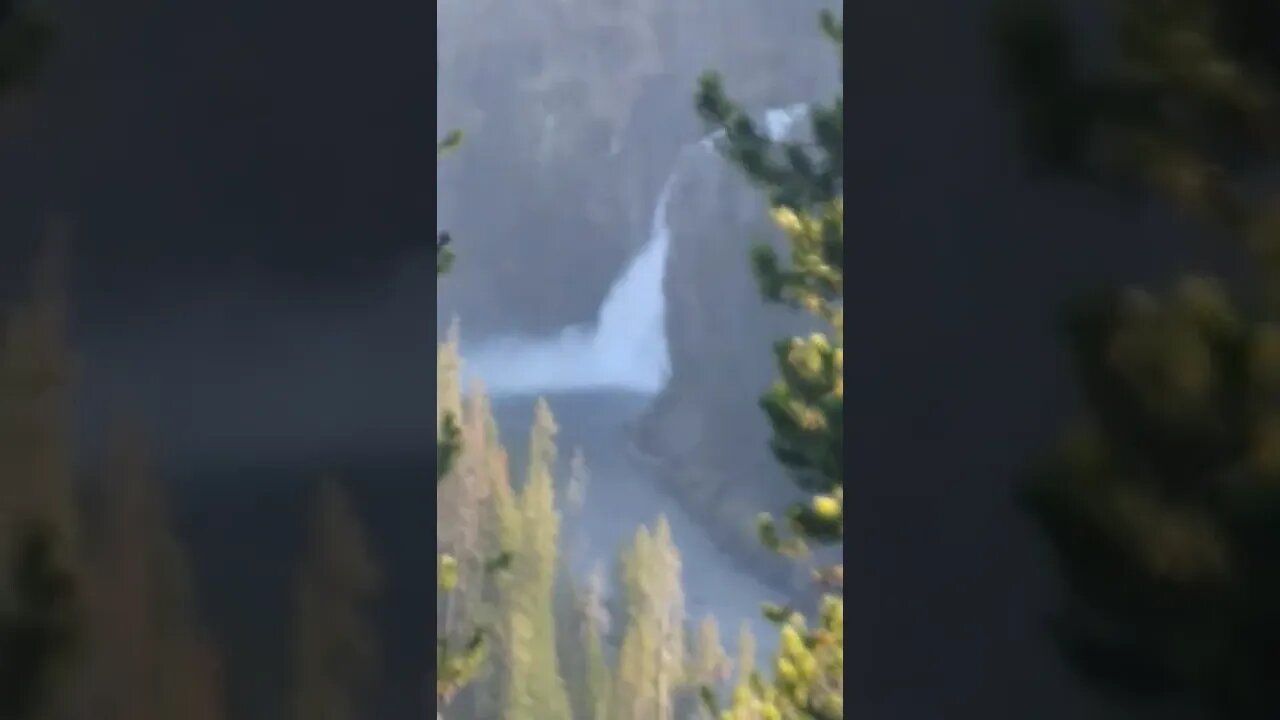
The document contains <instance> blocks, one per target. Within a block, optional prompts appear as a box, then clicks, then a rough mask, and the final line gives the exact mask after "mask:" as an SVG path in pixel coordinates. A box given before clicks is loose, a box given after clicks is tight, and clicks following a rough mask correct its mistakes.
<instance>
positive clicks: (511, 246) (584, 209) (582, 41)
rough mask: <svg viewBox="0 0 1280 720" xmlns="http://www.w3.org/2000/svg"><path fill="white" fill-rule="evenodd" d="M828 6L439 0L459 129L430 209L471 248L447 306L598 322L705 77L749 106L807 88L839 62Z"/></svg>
mask: <svg viewBox="0 0 1280 720" xmlns="http://www.w3.org/2000/svg"><path fill="white" fill-rule="evenodd" d="M824 4H826V3H825V0H823V2H817V1H815V2H813V3H812V7H804V8H796V7H793V6H791V5H790V4H782V5H779V4H778V3H774V2H768V1H767V0H751V1H750V2H737V1H735V0H708V1H707V2H702V3H694V4H691V3H681V2H670V1H669V0H644V1H641V2H634V3H631V2H629V3H616V2H608V1H607V0H568V1H558V0H554V1H553V0H531V1H530V2H527V3H521V4H520V5H519V6H512V5H511V4H510V3H495V2H478V3H477V2H472V1H467V2H463V1H462V0H448V1H445V2H441V3H440V9H439V13H438V19H439V30H438V33H439V40H440V42H439V48H438V53H439V59H440V72H439V86H438V92H437V98H438V102H439V110H438V113H437V123H438V125H439V126H440V127H442V128H455V127H456V128H461V129H462V130H463V131H464V132H465V133H466V134H467V142H466V143H464V145H463V147H462V149H461V150H460V152H459V153H458V155H456V156H455V157H454V158H452V159H449V160H447V161H445V162H443V163H442V164H441V165H440V167H439V168H438V170H437V179H438V181H439V187H440V195H439V198H438V200H437V209H438V212H439V223H440V225H441V227H446V228H448V229H449V230H451V231H453V232H454V233H455V235H456V237H457V238H458V242H459V247H460V248H461V247H463V244H465V248H466V252H465V255H461V257H460V262H459V263H458V264H457V265H456V266H455V272H454V275H453V276H451V277H450V278H448V279H447V280H445V281H444V282H443V284H442V286H441V295H440V309H439V318H438V319H440V320H442V321H443V320H447V319H448V318H449V317H450V316H452V315H453V314H455V313H456V314H459V315H461V316H462V318H463V320H464V322H466V323H467V326H468V327H469V328H471V329H472V332H481V333H493V332H511V331H519V332H521V333H533V334H543V333H547V332H551V331H554V330H555V329H557V328H559V327H563V326H564V325H567V324H571V323H577V322H584V321H589V320H591V319H592V317H593V315H594V312H595V309H596V308H597V307H598V306H599V304H600V301H601V300H602V299H603V298H604V296H605V293H606V291H607V289H608V287H609V283H610V282H611V281H612V279H613V278H614V277H615V276H616V275H617V274H618V271H619V270H620V269H621V268H622V267H623V265H624V264H625V262H626V260H627V258H628V256H629V255H631V254H632V253H633V252H634V251H635V250H636V249H637V248H639V247H640V246H641V245H643V244H644V242H645V241H646V240H647V239H648V231H649V220H650V216H651V213H652V211H653V206H654V202H655V200H656V198H657V195H658V193H659V190H660V188H661V186H662V184H663V182H664V181H665V180H666V178H667V175H668V174H669V172H670V170H671V167H672V164H673V163H674V161H675V158H676V157H677V155H678V154H679V152H680V149H681V148H682V147H684V146H685V145H687V144H688V143H690V142H692V141H694V140H696V139H697V138H698V137H699V136H700V135H701V134H702V132H703V130H702V128H701V126H700V124H699V122H698V120H697V117H696V115H695V112H694V109H693V93H694V89H695V87H696V82H697V77H698V75H699V74H700V73H701V72H703V71H704V70H707V69H717V70H722V71H723V72H724V74H725V76H726V80H727V81H728V84H729V87H730V88H731V89H732V91H733V92H734V95H735V97H738V98H741V99H742V100H743V101H744V102H746V103H747V104H748V105H751V106H758V107H767V106H770V105H776V104H781V103H783V102H794V101H795V100H796V99H797V98H806V97H811V96H813V91H814V88H817V87H821V86H823V85H824V84H825V85H826V86H829V85H830V84H831V82H832V81H833V80H834V78H835V67H834V64H833V63H832V62H831V60H830V57H829V52H828V49H827V48H825V47H823V45H822V43H821V42H820V40H819V39H818V38H819V35H818V31H817V29H816V24H815V23H816V15H817V11H818V9H819V7H821V6H823V5H824Z"/></svg>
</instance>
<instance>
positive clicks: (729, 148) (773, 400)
mask: <svg viewBox="0 0 1280 720" xmlns="http://www.w3.org/2000/svg"><path fill="white" fill-rule="evenodd" d="M821 26H822V29H823V32H824V33H825V34H826V35H827V37H828V38H829V39H830V40H831V41H832V42H833V43H834V44H835V46H836V48H837V49H840V48H841V47H842V46H843V42H844V28H843V24H842V21H840V20H839V19H837V18H836V17H835V16H834V15H832V14H830V13H824V14H823V15H822V16H821ZM697 106H698V111H699V113H700V114H701V115H702V117H703V119H704V120H705V121H706V122H708V123H709V124H710V125H711V126H712V127H714V128H716V129H718V130H720V131H722V132H723V133H724V134H723V137H722V139H721V141H720V148H721V151H722V152H723V153H724V154H725V156H726V157H727V158H728V159H729V160H730V161H731V162H733V163H734V164H735V165H736V166H738V167H739V168H740V169H741V170H742V171H743V172H744V173H745V174H746V175H747V177H748V178H750V179H751V180H752V181H753V182H755V183H756V184H758V185H760V186H761V187H762V188H763V189H764V190H765V191H766V192H767V193H768V196H769V200H770V203H771V205H772V207H773V216H774V220H775V222H776V223H777V225H778V227H779V228H780V229H781V230H782V231H783V232H784V233H785V234H786V236H787V243H788V246H789V249H790V257H789V261H790V262H789V263H787V264H785V265H784V263H783V262H782V261H781V260H780V259H779V257H778V254H777V253H776V251H775V250H774V249H773V247H771V246H769V245H760V246H757V247H756V248H754V250H753V254H752V261H753V266H754V269H755V273H756V277H757V279H758V281H759V284H760V288H761V292H762V293H763V294H764V296H765V297H766V298H767V299H769V300H772V301H774V302H781V303H786V304H788V305H790V306H792V307H796V308H800V309H803V310H804V311H806V312H808V313H810V314H812V315H813V316H815V317H816V318H818V319H819V320H821V321H823V322H824V323H825V324H827V325H828V326H829V327H830V334H825V335H824V334H821V333H815V334H813V335H810V336H809V337H808V338H789V339H786V340H782V341H780V342H778V343H777V344H776V345H775V347H774V354H775V357H776V358H777V364H778V368H779V373H780V374H781V378H780V379H779V381H778V382H777V383H775V384H774V385H773V386H772V387H771V388H770V390H769V392H768V393H766V394H765V396H764V397H763V398H762V399H761V406H762V408H763V409H764V411H765V413H766V415H768V418H769V422H770V424H771V425H772V426H773V431H774V437H773V440H772V448H773V451H774V454H775V455H776V456H777V458H778V460H779V461H780V462H781V463H782V464H783V465H784V466H786V467H787V468H789V469H790V470H791V471H792V472H793V474H794V476H795V478H796V481H797V482H798V483H799V484H800V486H801V487H802V488H804V489H806V490H808V491H810V492H814V493H821V495H819V498H818V499H817V500H816V502H815V503H814V504H812V505H809V506H799V507H796V508H793V509H792V511H791V521H792V525H793V527H794V528H795V529H797V530H799V531H800V533H801V534H802V535H804V536H807V537H809V538H810V539H814V540H818V541H822V542H838V541H839V540H840V538H841V537H843V527H844V520H843V511H842V510H841V509H840V506H841V504H842V503H843V486H844V304H843V296H844V197H843V193H844V98H843V94H842V95H840V96H837V97H836V98H835V99H834V100H833V101H832V102H831V103H830V104H826V105H823V104H813V105H811V106H810V107H809V110H808V115H809V120H810V131H811V137H810V138H807V139H804V140H781V141H777V142H774V141H772V140H770V139H769V138H768V137H766V136H765V134H764V133H763V132H762V131H761V130H760V129H759V128H757V127H756V126H755V124H754V123H753V122H752V120H751V119H750V118H749V117H748V115H747V113H746V112H745V111H744V110H742V108H740V107H738V106H737V105H735V104H734V103H733V102H732V101H730V100H729V99H728V98H727V97H726V95H725V93H724V91H723V89H722V88H721V85H720V81H719V79H718V78H717V77H716V76H715V75H714V74H707V75H704V76H703V78H702V80H701V83H700V87H699V92H698V98H697ZM764 532H765V537H766V538H768V537H769V536H770V532H771V531H770V530H769V528H768V527H766V528H765V530H764Z"/></svg>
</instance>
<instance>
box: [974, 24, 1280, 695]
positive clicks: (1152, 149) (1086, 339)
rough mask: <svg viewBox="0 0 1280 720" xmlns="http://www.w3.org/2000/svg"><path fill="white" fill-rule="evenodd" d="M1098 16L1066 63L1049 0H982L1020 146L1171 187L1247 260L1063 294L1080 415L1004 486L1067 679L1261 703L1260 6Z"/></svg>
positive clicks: (1269, 250) (1273, 93) (1270, 559)
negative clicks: (1016, 496) (1049, 576)
mask: <svg viewBox="0 0 1280 720" xmlns="http://www.w3.org/2000/svg"><path fill="white" fill-rule="evenodd" d="M1106 10H1108V11H1109V15H1108V16H1107V18H1106V20H1107V24H1106V25H1105V26H1104V27H1105V28H1106V29H1107V30H1108V31H1109V32H1108V34H1107V40H1108V44H1107V45H1105V46H1103V47H1101V50H1102V51H1103V53H1102V54H1099V55H1096V56H1087V57H1086V56H1085V55H1084V53H1082V52H1080V51H1079V48H1078V47H1076V46H1073V39H1074V38H1073V37H1072V35H1071V33H1070V32H1069V26H1068V23H1067V21H1066V16H1065V14H1064V13H1063V11H1062V10H1061V9H1060V8H1059V6H1058V5H1056V4H1054V3H1052V2H1049V1H1048V0H1002V1H1001V2H999V3H997V13H996V15H995V18H996V22H995V25H994V28H995V38H996V41H997V44H998V47H999V48H1000V50H1001V52H1002V54H1003V57H1004V60H1005V64H1004V68H1005V69H1006V74H1005V85H1006V89H1007V90H1008V91H1010V93H1011V95H1012V96H1013V97H1014V98H1016V99H1017V100H1018V104H1017V108H1018V110H1019V112H1020V113H1021V120H1022V127H1023V135H1024V139H1025V140H1027V141H1029V150H1030V151H1031V152H1030V154H1031V156H1032V157H1033V158H1035V159H1037V160H1039V161H1042V162H1044V166H1045V167H1046V168H1048V169H1051V170H1055V171H1059V172H1066V173H1069V174H1074V175H1077V176H1080V177H1084V178H1086V179H1091V180H1094V181H1101V182H1105V183H1108V184H1111V185H1112V186H1113V187H1120V188H1125V189H1126V190H1127V191H1129V192H1131V193H1136V194H1137V196H1139V197H1142V196H1151V197H1156V198H1159V199H1161V200H1163V201H1166V202H1168V203H1170V204H1171V205H1172V206H1173V207H1174V208H1176V209H1178V210H1180V211H1183V212H1184V213H1186V214H1188V215H1189V216H1191V217H1193V218H1196V219H1198V220H1201V221H1204V222H1206V223H1207V224H1209V225H1210V226H1211V227H1213V228H1215V229H1217V230H1219V231H1222V232H1225V233H1226V234H1228V235H1229V236H1230V237H1232V238H1233V239H1235V240H1237V241H1238V242H1239V244H1240V247H1242V248H1243V249H1245V250H1247V251H1248V252H1249V253H1250V255H1251V257H1252V258H1253V260H1254V263H1253V266H1254V269H1255V270H1256V272H1255V274H1254V275H1253V276H1252V277H1251V278H1249V281H1250V282H1249V284H1247V285H1244V286H1241V287H1236V288H1231V289H1230V291H1229V290H1228V289H1227V288H1224V287H1221V286H1220V285H1219V284H1218V283H1216V282H1215V281H1212V280H1208V279H1200V278H1192V279H1188V280H1184V281H1183V282H1181V283H1180V284H1179V285H1178V286H1177V287H1176V288H1175V289H1174V291H1173V292H1171V293H1169V294H1168V295H1167V296H1165V297H1155V296H1152V295H1149V294H1147V293H1144V292H1141V291H1130V292H1128V293H1117V294H1114V295H1113V296H1111V297H1106V298H1102V299H1100V300H1097V301H1092V302H1088V303H1082V304H1080V305H1078V306H1077V307H1075V308H1073V309H1072V310H1071V312H1070V313H1069V314H1068V316H1069V322H1068V333H1067V335H1068V342H1069V346H1070V349H1071V351H1072V353H1073V360H1074V365H1075V374H1076V378H1077V381H1078V384H1079V386H1080V389H1081V392H1082V395H1083V400H1084V407H1085V411H1084V413H1083V416H1082V417H1081V418H1080V419H1079V421H1078V422H1077V423H1076V424H1075V425H1073V427H1072V429H1071V431H1070V432H1069V433H1067V435H1066V437H1065V438H1064V440H1063V441H1062V442H1061V443H1060V445H1059V447H1058V448H1057V449H1056V450H1055V451H1054V452H1053V453H1051V454H1050V455H1049V456H1047V457H1045V458H1043V459H1042V461H1041V462H1039V463H1038V464H1037V467H1036V468H1035V470H1034V471H1033V472H1031V473H1030V474H1029V476H1028V477H1027V479H1026V482H1025V483H1024V484H1023V486H1022V488H1021V491H1020V499H1021V501H1022V503H1023V504H1024V506H1025V507H1026V508H1027V509H1028V510H1029V511H1030V512H1031V513H1032V514H1033V516H1034V517H1035V518H1036V519H1037V520H1038V521H1039V523H1040V525H1041V527H1042V528H1043V529H1044V531H1045V532H1046V533H1047V535H1048V536H1049V539H1050V541H1051V545H1052V548H1053V550H1054V551H1055V553H1056V555H1057V557H1058V560H1059V564H1060V565H1061V568H1062V571H1063V573H1064V575H1065V577H1066V580H1067V593H1068V596H1067V602H1066V603H1064V609H1063V611H1062V612H1061V613H1060V615H1059V616H1058V617H1057V618H1056V619H1055V621H1054V623H1053V625H1052V629H1053V632H1054V634H1055V636H1056V637H1057V638H1058V640H1059V641H1060V642H1061V644H1062V647H1063V649H1064V652H1065V653H1066V655H1067V657H1068V658H1069V659H1070V660H1071V661H1072V662H1073V663H1074V665H1075V666H1076V667H1077V668H1078V669H1079V670H1080V672H1081V673H1082V674H1083V675H1084V677H1086V678H1088V679H1089V680H1090V681H1091V682H1093V683H1094V684H1095V685H1097V686H1098V687H1101V688H1105V689H1108V690H1112V691H1117V692H1122V693H1124V694H1126V695H1130V696H1134V695H1136V696H1141V697H1149V696H1159V695H1169V694H1178V695H1180V696H1185V697H1189V698H1190V699H1192V700H1193V702H1194V703H1195V704H1196V705H1198V706H1201V707H1203V708H1205V709H1207V710H1208V711H1209V712H1210V714H1211V715H1213V716H1215V717H1223V718H1264V717H1265V718H1269V717H1276V716H1277V714H1278V713H1280V696H1277V694H1276V693H1275V691H1274V690H1273V689H1272V688H1273V681H1274V678H1275V674H1276V672H1277V671H1278V670H1280V650H1277V648H1280V609H1278V608H1280V604H1278V601H1280V555H1277V553H1276V550H1277V549H1280V545H1278V542H1280V530H1278V528H1280V491H1277V490H1276V488H1277V487H1280V485H1278V484H1277V482H1276V480H1277V478H1278V477H1280V475H1277V473H1280V404H1278V403H1277V400H1280V382H1278V378H1277V375H1278V374H1280V334H1278V333H1280V329H1278V328H1277V326H1276V325H1275V324H1274V322H1273V321H1274V319H1275V317H1276V312H1277V310H1280V303H1278V302H1277V300H1280V252H1277V250H1280V223H1278V222H1277V217H1278V216H1280V212H1278V211H1277V208H1280V202H1278V199H1280V195H1278V194H1277V190H1278V188H1277V187H1276V186H1275V184H1274V183H1273V182H1270V181H1268V180H1267V179H1266V177H1267V173H1268V172H1271V171H1274V169H1275V167H1276V162H1277V160H1278V159H1280V155H1277V153H1278V152H1280V3H1275V2H1269V1H1256V0H1217V1H1212V2H1211V1H1210V0H1182V1H1179V2H1165V3H1153V2H1127V3H1110V4H1107V7H1106ZM1080 47H1083V46H1080ZM1095 49H1098V48H1097V47H1096V46H1095ZM1233 295H1235V296H1239V297H1240V298H1243V300H1238V299H1235V298H1233V297H1232V296H1233Z"/></svg>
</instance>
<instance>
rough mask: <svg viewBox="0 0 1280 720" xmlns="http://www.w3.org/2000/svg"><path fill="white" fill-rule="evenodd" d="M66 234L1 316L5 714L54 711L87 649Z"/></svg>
mask: <svg viewBox="0 0 1280 720" xmlns="http://www.w3.org/2000/svg"><path fill="white" fill-rule="evenodd" d="M61 250H62V245H61V238H60V237H59V236H58V235H57V234H53V235H51V236H50V237H49V238H48V239H47V241H46V244H45V245H44V246H43V247H42V250H41V253H40V256H39V257H38V258H37V261H36V264H35V269H34V272H33V274H32V288H31V289H32V292H31V297H30V298H29V300H28V301H27V302H25V303H22V304H21V305H18V306H16V307H10V308H6V309H5V313H4V316H3V318H2V319H0V570H2V574H0V714H2V715H0V716H3V717H12V718H22V717H29V716H34V714H35V713H37V712H43V711H45V710H50V709H52V708H51V707H49V706H48V701H50V700H52V699H53V696H54V694H55V693H54V689H55V688H56V687H59V686H60V685H61V684H63V683H64V682H67V681H69V680H71V675H72V674H73V672H72V671H73V669H74V668H73V661H74V660H75V659H76V656H77V650H78V649H79V648H80V646H81V645H82V640H83V632H82V631H83V627H82V624H83V623H82V616H81V615H82V610H83V603H82V600H83V587H82V580H83V578H82V577H81V575H82V569H83V568H82V565H81V562H80V559H81V558H80V553H79V534H78V532H77V531H78V526H79V518H78V514H77V507H76V503H75V500H76V498H75V497H74V493H73V490H72V478H71V468H70V465H69V459H70V449H71V448H70V430H71V421H70V396H71V391H72V380H73V375H74V357H73V355H72V353H71V351H70V349H69V347H68V343H67V340H66V315H67V311H66V307H67V302H66V294H65V286H64V283H63V278H62V274H61V270H62V257H61Z"/></svg>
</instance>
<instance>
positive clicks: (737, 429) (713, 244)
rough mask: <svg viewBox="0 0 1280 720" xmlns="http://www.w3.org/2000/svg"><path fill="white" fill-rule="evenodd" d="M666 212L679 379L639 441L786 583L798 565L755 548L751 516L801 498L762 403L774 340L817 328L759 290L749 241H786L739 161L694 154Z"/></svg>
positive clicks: (771, 372)
mask: <svg viewBox="0 0 1280 720" xmlns="http://www.w3.org/2000/svg"><path fill="white" fill-rule="evenodd" d="M669 211H670V214H669V217H668V220H669V225H670V228H671V255H670V260H669V264H668V268H667V275H666V278H665V283H664V285H665V292H666V298H667V308H668V316H667V338H668V343H669V348H670V352H671V364H672V375H671V379H670V381H669V382H668V384H667V386H666V388H665V389H664V390H663V392H662V393H661V394H660V395H659V397H658V398H657V399H656V400H655V401H654V403H653V406H652V408H651V409H650V411H649V413H648V414H647V416H646V418H645V420H644V421H643V422H642V423H641V425H640V427H639V428H637V433H636V444H637V446H638V448H639V449H640V450H641V452H642V453H643V454H645V455H646V456H649V457H651V458H653V459H654V461H655V462H658V463H660V464H661V465H662V467H663V475H664V476H665V477H666V478H667V479H668V480H669V482H670V484H671V486H672V488H673V489H674V490H675V491H676V492H677V494H678V495H679V496H680V497H681V498H682V499H683V500H684V501H685V503H686V504H687V505H688V506H689V507H690V509H691V511H692V512H693V513H694V514H695V515H697V516H698V517H699V518H700V519H701V520H702V521H703V522H704V523H706V524H707V525H708V526H709V527H710V528H711V529H712V531H713V533H714V535H715V536H716V538H717V539H718V540H719V541H720V542H721V544H722V545H723V546H724V547H725V549H726V550H728V551H729V552H730V553H731V554H734V555H735V556H737V557H739V558H740V559H744V560H747V561H748V562H749V563H750V564H751V565H752V566H753V567H755V568H759V569H761V571H762V574H763V575H765V576H766V579H768V580H771V581H774V582H775V583H777V582H781V581H784V580H787V579H788V575H789V574H790V573H791V572H792V571H793V569H794V568H793V567H792V566H790V565H788V564H786V563H782V562H779V560H778V558H777V557H775V556H773V555H771V554H768V553H765V552H764V551H763V550H762V548H760V545H759V542H758V540H757V539H756V535H755V528H754V518H755V516H756V514H758V513H759V512H761V511H771V512H775V513H776V512H777V511H780V510H782V509H783V508H784V507H785V506H786V505H787V504H788V502H789V501H791V500H794V499H795V498H796V497H798V495H797V493H796V491H795V490H794V489H793V487H792V484H791V483H790V482H789V481H788V479H787V477H786V476H785V474H784V473H783V470H782V468H781V467H780V466H779V465H778V464H777V462H776V461H775V460H774V458H773V456H772V454H771V453H770V451H769V448H768V441H769V435H770V431H769V426H768V423H767V421H766V419H765V416H764V414H763V412H762V411H761V410H760V408H759V406H758V404H757V400H758V398H759V397H760V395H761V393H763V392H764V391H765V389H766V388H767V387H768V385H769V383H771V382H772V381H773V379H774V377H775V374H776V371H775V368H774V366H773V356H772V354H771V351H770V348H771V345H772V343H773V342H774V341H775V340H778V339H780V338H783V337H787V336H790V335H794V334H796V333H798V332H801V331H803V330H804V329H806V328H808V327H810V324H809V322H808V321H807V320H806V319H805V318H804V317H803V316H801V315H799V314H798V313H795V312H791V311H788V310H787V309H785V308H780V307H779V306H776V305H767V304H765V303H764V302H763V301H762V300H761V298H760V292H759V289H758V287H757V285H756V281H755V278H754V277H753V275H752V273H751V268H750V264H749V259H748V252H749V248H750V246H751V245H752V244H753V243H755V242H759V241H772V242H774V244H775V245H776V246H780V245H779V240H780V238H779V237H778V234H777V233H776V232H775V231H774V230H773V228H772V227H771V226H770V223H769V222H768V220H767V214H766V205H765V203H764V200H763V196H762V194H761V192H760V191H759V190H758V189H756V188H753V187H750V186H749V185H748V184H747V182H746V181H745V180H744V179H743V177H742V176H741V174H740V173H739V172H738V171H737V170H736V169H735V168H732V167H730V166H729V165H728V164H727V163H726V162H724V161H723V160H721V159H720V158H719V157H716V156H715V155H713V154H712V152H711V151H710V150H702V151H700V152H699V153H698V155H697V156H696V157H692V158H689V161H688V162H686V163H685V164H684V165H683V166H682V168H681V174H680V179H679V181H678V184H677V186H676V187H675V191H674V195H673V200H672V203H671V205H670V208H669Z"/></svg>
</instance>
